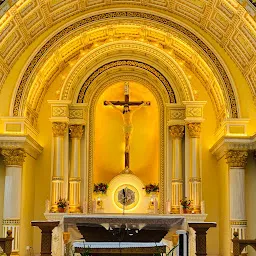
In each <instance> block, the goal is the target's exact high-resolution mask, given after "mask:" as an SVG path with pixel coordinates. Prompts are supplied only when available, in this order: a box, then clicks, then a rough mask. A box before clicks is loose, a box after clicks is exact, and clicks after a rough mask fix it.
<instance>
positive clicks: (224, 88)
mask: <svg viewBox="0 0 256 256" xmlns="http://www.w3.org/2000/svg"><path fill="white" fill-rule="evenodd" d="M124 4H127V7H131V8H133V9H134V8H136V10H137V12H135V11H130V12H120V11H119V12H118V11H116V12H115V13H116V17H117V19H115V20H113V19H112V18H113V13H114V12H112V14H107V15H104V14H99V15H97V14H96V13H94V15H93V17H90V16H91V15H92V14H90V15H88V16H87V18H80V19H79V16H80V17H81V16H83V17H86V14H87V13H90V12H92V11H95V12H96V11H97V10H104V9H105V8H111V9H112V11H113V10H114V9H116V10H118V9H117V8H118V7H119V6H120V7H121V5H122V6H123V5H124ZM131 10H132V9H131ZM139 10H141V11H143V12H144V13H143V12H138V11H139ZM150 10H151V11H150ZM153 10H154V11H157V12H158V16H156V15H153V14H149V13H153ZM146 12H148V13H146ZM131 13H133V16H129V15H131ZM127 14H129V15H127ZM173 14H175V15H177V17H178V18H180V19H182V18H186V20H189V21H190V22H191V23H192V24H194V25H197V26H198V27H200V28H201V29H202V30H203V31H205V32H207V33H208V34H209V35H211V36H212V38H214V39H215V40H216V41H217V42H218V43H219V45H221V47H223V48H224V49H225V51H226V52H227V53H228V54H229V56H230V57H231V59H232V60H233V61H234V62H235V63H236V64H237V66H238V67H239V68H240V70H241V72H242V73H243V75H244V76H245V78H246V79H247V82H248V84H249V85H250V87H251V91H252V93H253V95H255V84H256V71H255V70H256V68H255V67H256V40H255V39H256V32H255V31H256V26H255V21H254V20H253V19H252V18H251V17H250V16H249V15H248V14H247V13H246V11H245V10H244V9H243V8H242V6H241V5H240V4H239V3H238V2H236V1H234V0H211V1H206V0H197V1H194V0H172V1H167V0H150V1H147V0H139V2H138V0H134V1H133V0H129V1H128V0H127V1H126V0H122V1H119V0H100V1H99V0H88V1H84V0H62V1H56V0H44V1H42V0H40V1H39V0H24V1H21V0H20V1H18V2H17V3H16V4H15V5H14V6H13V7H12V8H11V9H10V10H9V11H7V12H6V14H5V15H4V16H3V17H2V18H1V25H0V67H1V68H0V88H1V86H2V85H3V84H4V81H5V79H6V77H7V76H8V74H9V72H10V70H11V68H12V67H13V65H14V64H15V62H16V61H17V60H18V58H19V57H20V55H21V53H22V52H23V51H24V50H25V49H26V48H27V47H28V46H29V45H30V44H31V42H33V41H34V40H35V39H36V38H37V37H38V36H39V35H41V34H42V33H43V32H45V31H46V30H47V29H49V28H50V27H52V26H53V25H56V24H59V23H61V21H62V20H64V19H66V18H69V17H71V16H75V17H76V21H74V22H73V24H71V23H70V25H69V26H67V27H66V28H64V29H63V30H59V31H58V33H55V35H54V36H52V37H51V38H49V39H48V41H47V42H46V43H45V44H44V45H43V47H42V48H39V49H38V50H37V53H35V57H34V58H33V59H32V61H31V62H30V64H28V67H27V70H28V71H29V72H27V73H26V72H25V73H24V75H23V78H25V79H24V80H21V81H19V82H20V84H19V85H18V86H19V88H22V89H25V90H24V91H22V92H20V91H19V89H18V91H17V95H16V101H14V104H13V105H14V106H13V115H14V116H15V115H22V114H23V113H22V112H21V107H20V106H18V108H17V106H15V102H16V103H17V102H19V101H22V99H24V98H25V97H27V96H29V98H30V99H32V98H33V99H34V101H35V99H36V96H35V95H32V94H31V92H30V91H29V88H27V84H26V83H27V82H28V81H29V84H30V86H31V85H32V88H33V86H34V87H36V86H35V84H36V82H37V79H38V77H39V76H38V77H33V79H32V81H31V80H30V79H31V77H30V73H31V74H32V73H33V72H34V71H35V70H34V68H35V69H36V68H37V72H39V74H40V72H41V73H43V72H45V71H46V69H42V66H43V64H42V63H41V62H40V60H43V59H44V58H45V57H46V56H47V57H49V56H51V57H52V59H51V60H48V62H49V63H50V61H52V62H54V61H55V62H56V63H57V65H49V67H51V68H49V69H48V71H53V70H55V71H56V69H61V68H63V66H65V63H66V61H69V60H72V58H75V57H74V55H76V56H77V54H78V52H79V54H83V53H84V52H87V51H90V49H91V48H95V47H97V45H96V44H97V41H98V43H100V36H99V37H98V40H97V38H94V39H93V40H92V37H90V36H88V35H86V36H82V35H81V32H82V31H81V29H82V28H84V27H83V26H88V25H90V24H93V25H96V26H98V29H100V28H102V26H103V24H104V25H105V27H104V28H105V30H108V37H109V36H111V30H113V28H111V27H112V26H113V25H115V22H117V20H118V23H119V21H122V22H124V23H126V24H127V23H128V24H129V23H134V24H133V25H136V26H138V25H140V28H139V29H140V30H141V33H140V34H139V36H138V37H140V38H139V39H141V38H142V39H146V41H147V42H146V43H149V44H154V41H155V42H156V41H159V38H161V36H162V41H160V42H161V43H160V45H155V47H159V48H161V50H164V51H169V52H170V55H171V54H174V57H173V58H174V59H175V60H176V61H177V62H179V61H181V62H182V61H184V60H185V62H186V68H187V67H190V68H191V69H194V71H195V70H196V72H197V73H198V76H199V77H200V79H201V80H202V81H206V82H207V85H208V89H207V91H208V92H209V94H210V95H211V99H212V100H213V102H216V103H215V109H216V112H217V111H218V109H222V108H223V106H224V105H225V102H228V105H229V106H225V107H227V109H228V110H227V111H228V112H229V113H230V116H231V117H238V116H239V106H238V102H237V99H236V91H235V88H234V87H233V86H232V81H230V79H228V72H227V70H225V67H223V65H222V63H221V60H219V59H220V58H218V56H217V55H216V54H214V53H213V52H212V50H211V49H210V48H209V47H208V46H207V45H206V44H205V43H204V42H203V41H202V40H201V39H199V37H197V36H196V35H195V34H193V33H192V32H191V30H190V29H188V28H186V27H184V26H181V25H180V24H178V23H176V22H173V21H171V20H170V19H169V18H170V17H169V18H168V19H166V18H163V15H169V16H173ZM122 15H123V16H122ZM159 16H162V17H159ZM97 17H98V18H97ZM99 17H101V19H102V21H103V22H104V23H102V22H101V20H100V19H99ZM165 17H168V16H165ZM97 19H98V20H97ZM135 20H136V21H137V23H136V22H135ZM96 21H97V22H96ZM146 21H150V23H148V22H146ZM136 26H135V29H134V30H136ZM104 28H102V29H104ZM89 29H90V28H89V27H88V30H89ZM137 29H138V28H137ZM153 32H155V33H153ZM156 32H158V33H156ZM112 33H115V32H112ZM143 33H144V34H143ZM161 33H162V34H161ZM103 34H104V33H103ZM131 34H132V33H131ZM135 34H136V33H135ZM135 34H134V35H135ZM134 35H133V40H136V38H134ZM154 36H155V37H156V38H155V40H154ZM63 37H64V38H63ZM103 37H104V36H103ZM112 39H113V37H112ZM122 39H124V38H122ZM137 39H138V38H137ZM63 40H64V41H63ZM72 40H73V41H72ZM106 40H108V39H106ZM109 40H111V38H110V39H109ZM114 40H117V38H116V37H114ZM193 41H194V42H193ZM88 42H89V43H91V46H90V45H89V44H88ZM173 42H174V43H173ZM68 43H69V44H72V47H73V46H74V47H73V48H75V47H77V50H78V51H76V54H75V53H74V51H71V52H72V53H71V54H70V55H69V54H68V49H69V50H70V49H71V47H70V45H69V46H68ZM79 44H80V45H79ZM178 44H180V45H183V46H184V47H178ZM64 45H66V54H65V55H64V56H62V55H60V53H61V51H56V49H57V48H59V47H60V46H63V47H64ZM54 47H55V51H54ZM199 48H201V50H200V49H199ZM184 49H186V51H185V50H184ZM188 50H189V51H188ZM82 51H84V52H82ZM196 53H199V56H198V57H196V56H197V54H196ZM72 54H73V55H72ZM207 55H208V56H207ZM196 58H198V59H196ZM195 63H196V65H195ZM59 64H62V66H61V65H59ZM181 65H182V64H181ZM189 65H190V66H189ZM40 66H41V69H38V67H40ZM50 69H52V70H50ZM50 73H51V72H50ZM52 73H53V72H52ZM48 78H49V79H48V81H40V83H41V84H45V83H47V82H49V81H50V80H51V78H52V77H48ZM26 79H27V80H26ZM25 80H26V81H25ZM24 81H25V83H24V84H22V82H24ZM210 81H211V82H210ZM209 82H210V84H209ZM20 85H21V86H20ZM40 88H41V92H44V91H45V88H47V87H40ZM23 93H24V94H23ZM216 99H217V101H216ZM28 107H30V106H29V104H28Z"/></svg>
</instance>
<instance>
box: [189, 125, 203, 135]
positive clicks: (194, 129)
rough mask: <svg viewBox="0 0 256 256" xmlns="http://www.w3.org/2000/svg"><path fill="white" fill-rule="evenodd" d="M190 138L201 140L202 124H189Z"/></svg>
mask: <svg viewBox="0 0 256 256" xmlns="http://www.w3.org/2000/svg"><path fill="white" fill-rule="evenodd" d="M187 128H188V132H189V136H190V137H191V138H199V137H200V134H201V123H188V124H187Z"/></svg>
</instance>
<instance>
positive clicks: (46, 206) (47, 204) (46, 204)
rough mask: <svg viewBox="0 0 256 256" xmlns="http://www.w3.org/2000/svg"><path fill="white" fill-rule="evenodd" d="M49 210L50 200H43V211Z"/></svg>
mask: <svg viewBox="0 0 256 256" xmlns="http://www.w3.org/2000/svg"><path fill="white" fill-rule="evenodd" d="M49 211H50V201H49V200H48V199H47V200H46V201H45V213H49Z"/></svg>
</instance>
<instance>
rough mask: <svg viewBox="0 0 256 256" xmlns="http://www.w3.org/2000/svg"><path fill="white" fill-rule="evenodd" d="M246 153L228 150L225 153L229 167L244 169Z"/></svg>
mask: <svg viewBox="0 0 256 256" xmlns="http://www.w3.org/2000/svg"><path fill="white" fill-rule="evenodd" d="M247 157H248V152H247V151H245V150H229V151H228V152H227V153H226V157H225V158H226V160H227V164H228V165H229V167H240V168H245V166H246V164H247Z"/></svg>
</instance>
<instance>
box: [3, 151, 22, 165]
mask: <svg viewBox="0 0 256 256" xmlns="http://www.w3.org/2000/svg"><path fill="white" fill-rule="evenodd" d="M1 154H2V155H3V156H4V163H5V165H6V166H10V165H18V166H22V164H23V163H24V161H25V157H26V152H25V150H24V149H22V148H4V149H2V151H1Z"/></svg>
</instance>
